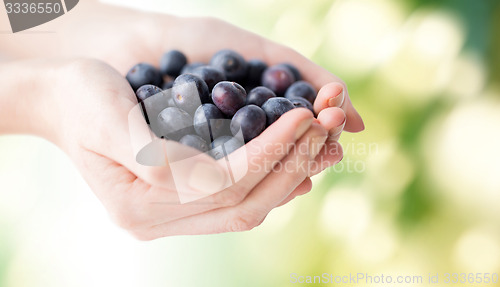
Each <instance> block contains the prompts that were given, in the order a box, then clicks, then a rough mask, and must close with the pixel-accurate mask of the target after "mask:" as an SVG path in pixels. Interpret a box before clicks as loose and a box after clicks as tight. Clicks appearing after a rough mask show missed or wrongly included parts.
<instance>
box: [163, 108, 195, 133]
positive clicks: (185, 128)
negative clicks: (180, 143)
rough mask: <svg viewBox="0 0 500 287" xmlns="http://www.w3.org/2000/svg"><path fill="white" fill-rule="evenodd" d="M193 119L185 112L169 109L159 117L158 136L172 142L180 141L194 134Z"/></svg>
mask: <svg viewBox="0 0 500 287" xmlns="http://www.w3.org/2000/svg"><path fill="white" fill-rule="evenodd" d="M193 133H194V129H193V119H192V118H191V116H190V115H189V114H188V113H186V112H185V111H183V110H181V109H179V108H175V107H168V108H166V109H164V110H163V111H161V113H160V114H159V115H158V134H159V136H161V137H165V138H167V139H171V140H179V139H180V138H182V137H183V136H184V135H186V134H193Z"/></svg>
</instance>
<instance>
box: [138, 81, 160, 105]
mask: <svg viewBox="0 0 500 287" xmlns="http://www.w3.org/2000/svg"><path fill="white" fill-rule="evenodd" d="M161 92H162V89H160V88H158V87H157V86H155V85H149V84H148V85H143V86H140V87H139V88H138V89H137V91H136V92H135V95H136V96H137V100H138V101H139V102H143V101H144V100H145V99H147V98H149V97H151V96H153V95H156V94H158V93H161Z"/></svg>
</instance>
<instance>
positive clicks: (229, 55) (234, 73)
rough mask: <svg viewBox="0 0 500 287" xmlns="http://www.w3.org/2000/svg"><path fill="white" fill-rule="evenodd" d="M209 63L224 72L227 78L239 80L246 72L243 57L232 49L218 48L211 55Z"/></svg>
mask: <svg viewBox="0 0 500 287" xmlns="http://www.w3.org/2000/svg"><path fill="white" fill-rule="evenodd" d="M210 65H211V66H213V67H215V68H216V69H219V70H221V71H223V72H224V74H225V75H226V78H227V80H229V81H240V80H242V79H244V78H245V76H246V73H247V63H246V61H245V59H244V58H243V57H242V56H241V55H240V54H238V53H236V52H235V51H232V50H220V51H219V52H217V53H215V55H213V57H212V59H211V60H210Z"/></svg>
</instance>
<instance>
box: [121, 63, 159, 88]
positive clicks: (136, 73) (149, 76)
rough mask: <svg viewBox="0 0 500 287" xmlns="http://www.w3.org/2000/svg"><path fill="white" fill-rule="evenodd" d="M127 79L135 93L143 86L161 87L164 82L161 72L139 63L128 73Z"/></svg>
mask: <svg viewBox="0 0 500 287" xmlns="http://www.w3.org/2000/svg"><path fill="white" fill-rule="evenodd" d="M126 78H127V81H128V82H129V83H130V86H132V89H133V90H134V91H137V89H139V88H140V87H141V86H144V85H147V84H151V85H155V86H158V87H159V86H161V83H162V82H163V78H162V76H161V74H160V72H159V71H158V70H157V69H156V68H155V67H153V66H151V65H150V64H147V63H139V64H137V65H135V66H133V67H132V69H130V71H128V73H127V76H126Z"/></svg>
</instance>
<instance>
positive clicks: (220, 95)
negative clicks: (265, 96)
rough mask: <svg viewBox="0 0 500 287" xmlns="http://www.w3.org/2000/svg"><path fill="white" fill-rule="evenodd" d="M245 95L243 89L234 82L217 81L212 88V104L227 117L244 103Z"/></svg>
mask: <svg viewBox="0 0 500 287" xmlns="http://www.w3.org/2000/svg"><path fill="white" fill-rule="evenodd" d="M246 96H247V93H246V92H245V89H243V87H242V86H240V85H239V84H237V83H235V82H227V81H223V82H219V83H218V84H217V85H215V87H214V89H213V90H212V100H213V102H214V104H215V105H216V106H217V107H218V108H219V109H220V110H221V111H222V112H223V113H224V114H225V115H227V116H229V117H232V116H233V115H234V114H235V113H236V111H238V110H239V109H240V108H241V107H243V106H244V105H245V102H246Z"/></svg>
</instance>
